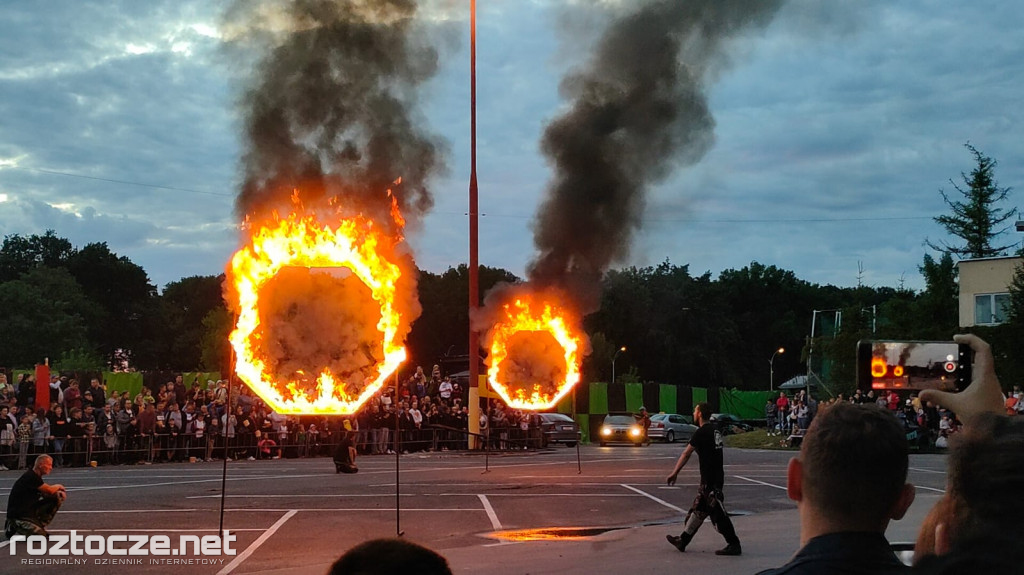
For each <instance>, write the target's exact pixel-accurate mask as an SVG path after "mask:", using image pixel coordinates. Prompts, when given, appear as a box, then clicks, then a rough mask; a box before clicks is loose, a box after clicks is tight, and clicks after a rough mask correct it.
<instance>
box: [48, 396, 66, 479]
mask: <svg viewBox="0 0 1024 575" xmlns="http://www.w3.org/2000/svg"><path fill="white" fill-rule="evenodd" d="M69 428H70V424H69V423H68V418H67V416H66V415H65V414H64V406H62V405H60V404H58V405H55V406H54V408H53V411H52V412H51V413H50V432H51V433H52V434H53V464H54V465H56V466H57V467H60V466H62V465H64V446H65V444H66V443H67V440H68V434H69V433H70V431H69Z"/></svg>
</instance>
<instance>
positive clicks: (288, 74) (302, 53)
mask: <svg viewBox="0 0 1024 575" xmlns="http://www.w3.org/2000/svg"><path fill="white" fill-rule="evenodd" d="M415 16H416V2H415V1H414V0H373V1H369V0H292V1H289V2H284V1H279V0H273V1H270V0H267V1H253V0H239V1H237V2H236V3H234V4H233V5H232V6H231V7H230V8H229V9H228V11H227V12H226V13H225V16H224V19H223V25H222V29H223V30H224V31H225V36H226V39H227V42H228V50H229V51H230V52H234V53H235V54H236V55H239V56H241V57H242V58H250V59H251V58H252V54H255V55H256V61H257V63H256V69H255V70H254V73H253V74H252V76H251V81H250V83H249V84H248V85H247V86H245V89H244V95H243V96H242V98H241V102H240V106H241V109H242V112H243V114H244V138H243V146H244V149H245V153H244V157H243V162H242V163H243V174H242V179H243V181H242V185H241V191H240V194H239V196H238V198H237V201H236V206H235V208H236V211H237V212H238V214H239V215H240V216H243V217H244V216H246V215H250V214H260V213H263V212H266V211H267V210H269V209H274V208H280V207H281V205H282V204H284V205H287V200H288V198H289V197H290V196H291V194H292V191H293V190H294V189H299V190H300V196H301V200H302V202H303V203H304V204H305V205H307V206H309V205H313V204H316V203H317V200H320V199H323V198H324V197H333V196H338V199H339V200H340V201H339V204H341V205H343V206H344V207H347V208H350V209H357V210H360V211H364V212H366V211H373V210H376V211H377V213H378V214H387V210H388V209H389V207H390V205H389V202H390V200H389V199H388V198H387V197H386V190H387V189H389V188H393V189H394V192H395V195H396V197H397V199H398V202H399V207H400V209H401V210H402V212H403V214H404V215H405V216H406V218H409V219H411V220H412V221H413V222H415V221H416V220H417V219H418V216H421V215H422V214H423V213H424V212H425V211H426V210H428V209H430V207H431V206H432V204H433V200H432V198H431V193H430V190H429V189H428V187H427V180H428V179H429V177H430V176H431V175H433V174H435V173H437V172H438V171H439V170H443V167H444V153H443V151H444V148H443V144H442V143H441V142H440V141H439V140H438V138H436V137H435V136H433V135H431V134H429V133H427V131H426V130H425V128H424V127H425V125H426V122H424V121H423V120H422V119H421V118H419V117H418V114H417V113H416V104H417V102H416V95H417V88H418V87H419V86H420V85H421V84H422V83H423V82H424V81H425V80H427V79H429V78H430V77H432V76H433V75H434V74H435V73H436V71H437V69H438V55H437V51H436V49H435V48H434V47H433V46H432V45H431V44H430V34H428V33H427V31H426V30H425V29H423V28H422V26H420V25H419V24H417V22H416V20H415ZM240 59H241V58H240ZM398 178H401V179H402V182H403V183H402V184H401V185H399V186H397V187H395V186H393V185H392V182H394V181H395V180H397V179H398ZM376 219H377V220H378V221H380V222H381V223H382V224H384V223H387V222H388V221H389V220H390V218H386V217H378V218H376Z"/></svg>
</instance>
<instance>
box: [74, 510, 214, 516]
mask: <svg viewBox="0 0 1024 575" xmlns="http://www.w3.org/2000/svg"><path fill="white" fill-rule="evenodd" d="M157 511H159V512H160V513H188V512H191V511H214V510H212V509H159V510H158V509H86V510H83V511H68V510H66V509H62V510H61V512H60V514H61V515H67V514H68V513H92V514H94V515H95V514H102V515H107V514H108V513H154V512H157Z"/></svg>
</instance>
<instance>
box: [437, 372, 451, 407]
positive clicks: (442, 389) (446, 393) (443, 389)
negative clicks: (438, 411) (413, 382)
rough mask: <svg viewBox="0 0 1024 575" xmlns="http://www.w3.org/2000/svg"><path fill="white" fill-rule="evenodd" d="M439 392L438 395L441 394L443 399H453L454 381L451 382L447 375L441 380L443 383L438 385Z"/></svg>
mask: <svg viewBox="0 0 1024 575" xmlns="http://www.w3.org/2000/svg"><path fill="white" fill-rule="evenodd" d="M437 393H438V395H440V396H441V399H443V400H445V401H446V402H447V401H451V399H452V382H451V380H450V379H448V378H447V377H445V378H444V379H443V380H442V381H441V385H440V386H438V388H437Z"/></svg>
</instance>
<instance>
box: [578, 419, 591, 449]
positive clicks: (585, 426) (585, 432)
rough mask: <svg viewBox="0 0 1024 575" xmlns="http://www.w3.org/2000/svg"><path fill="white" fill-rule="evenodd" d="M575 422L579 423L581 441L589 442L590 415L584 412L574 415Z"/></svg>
mask: <svg viewBox="0 0 1024 575" xmlns="http://www.w3.org/2000/svg"><path fill="white" fill-rule="evenodd" d="M576 423H578V424H580V433H581V436H582V437H583V443H590V415H588V414H586V413H584V414H582V415H577V416H576Z"/></svg>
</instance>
